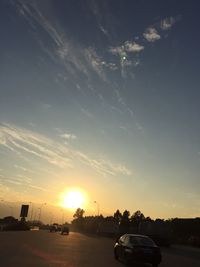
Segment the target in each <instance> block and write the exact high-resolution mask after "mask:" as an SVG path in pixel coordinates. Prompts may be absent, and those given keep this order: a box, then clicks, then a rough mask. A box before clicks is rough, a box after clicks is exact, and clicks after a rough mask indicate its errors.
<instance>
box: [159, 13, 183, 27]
mask: <svg viewBox="0 0 200 267" xmlns="http://www.w3.org/2000/svg"><path fill="white" fill-rule="evenodd" d="M179 18H180V17H179V16H178V17H168V18H165V19H163V20H161V22H160V27H161V29H162V30H164V31H166V30H169V29H170V28H171V27H172V26H173V25H174V24H175V23H176V22H177V20H178V19H179Z"/></svg>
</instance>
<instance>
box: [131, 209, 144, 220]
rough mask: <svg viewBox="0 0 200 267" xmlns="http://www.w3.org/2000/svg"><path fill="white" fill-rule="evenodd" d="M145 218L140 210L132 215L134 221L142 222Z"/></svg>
mask: <svg viewBox="0 0 200 267" xmlns="http://www.w3.org/2000/svg"><path fill="white" fill-rule="evenodd" d="M144 220H145V216H144V214H143V213H142V212H141V211H140V210H137V211H136V212H135V213H133V215H132V216H131V221H132V222H141V221H144Z"/></svg>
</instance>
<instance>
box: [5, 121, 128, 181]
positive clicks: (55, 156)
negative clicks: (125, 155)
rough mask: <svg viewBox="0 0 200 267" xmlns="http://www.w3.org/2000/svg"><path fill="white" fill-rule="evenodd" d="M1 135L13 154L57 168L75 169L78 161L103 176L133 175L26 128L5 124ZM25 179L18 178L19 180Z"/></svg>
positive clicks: (122, 166)
mask: <svg viewBox="0 0 200 267" xmlns="http://www.w3.org/2000/svg"><path fill="white" fill-rule="evenodd" d="M0 133H1V135H2V136H3V137H4V140H5V142H4V143H2V144H1V145H2V146H5V147H7V148H8V149H9V150H10V151H11V152H15V153H17V155H18V154H19V153H20V154H22V155H24V156H29V157H34V158H36V159H42V160H44V161H46V162H47V163H48V164H51V165H54V166H56V167H57V168H62V169H63V168H64V169H68V168H74V162H77V161H78V162H79V163H83V164H84V165H86V166H89V167H90V168H92V169H94V170H95V171H97V172H98V173H101V174H102V175H113V176H116V175H119V174H121V175H131V173H132V172H131V171H130V170H129V169H128V168H127V167H126V166H124V165H122V164H114V163H112V162H109V161H108V160H105V159H101V158H98V157H96V158H93V157H91V156H89V155H87V154H85V153H83V152H81V151H78V150H75V149H71V148H70V149H69V148H68V147H67V146H66V145H65V146H64V145H62V144H61V143H58V142H55V141H53V140H52V139H49V138H47V137H45V136H43V135H39V134H38V133H35V132H32V131H30V130H27V129H24V128H19V127H16V126H14V125H10V124H5V123H4V124H0ZM16 166H17V165H16ZM17 168H18V167H17ZM25 177H26V176H23V177H22V176H21V177H18V180H19V179H22V178H25Z"/></svg>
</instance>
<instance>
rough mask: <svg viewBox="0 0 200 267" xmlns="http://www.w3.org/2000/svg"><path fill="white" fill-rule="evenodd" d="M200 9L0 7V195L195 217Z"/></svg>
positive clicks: (111, 4) (57, 4)
mask: <svg viewBox="0 0 200 267" xmlns="http://www.w3.org/2000/svg"><path fill="white" fill-rule="evenodd" d="M198 10H199V3H198V1H190V2H188V1H180V2H177V1H176V3H175V1H122V0H117V1H116V0H115V1H114V0H113V1H104V0H103V1H95V0H93V1H92V0H88V1H50V0H48V1H1V3H0V17H1V24H0V32H1V43H0V48H1V49H0V57H1V65H0V122H1V123H0V155H1V159H0V198H3V199H5V200H7V201H37V202H41V203H42V202H44V201H45V202H49V203H54V204H56V203H58V201H59V196H60V194H61V193H62V192H63V190H65V189H67V188H70V187H79V188H81V189H82V190H84V192H86V194H87V196H88V203H92V202H93V200H96V201H98V202H99V203H101V205H100V206H101V210H102V212H104V213H105V214H109V213H112V212H113V211H115V210H116V209H117V208H120V209H121V210H124V209H129V210H130V211H131V212H133V211H135V210H137V209H140V210H142V211H143V212H144V213H145V215H149V216H152V217H164V218H169V217H175V216H179V217H195V216H199V208H200V197H199V186H200V179H199V173H200V134H199V132H200V122H199V113H200V107H199V97H200V91H199V88H198V85H199V82H200V76H199V74H198V70H199V68H200V61H199V47H200V37H199V35H198V25H199V23H200V21H199V20H200V19H199V14H198ZM91 206H92V205H90V204H88V206H87V207H86V209H87V210H88V213H89V212H92V208H91Z"/></svg>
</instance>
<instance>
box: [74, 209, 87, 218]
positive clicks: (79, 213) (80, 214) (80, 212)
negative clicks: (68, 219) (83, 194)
mask: <svg viewBox="0 0 200 267" xmlns="http://www.w3.org/2000/svg"><path fill="white" fill-rule="evenodd" d="M84 213H85V211H84V210H83V209H81V208H78V209H77V210H76V212H75V213H74V215H73V217H74V218H75V219H80V218H83V214H84Z"/></svg>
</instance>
